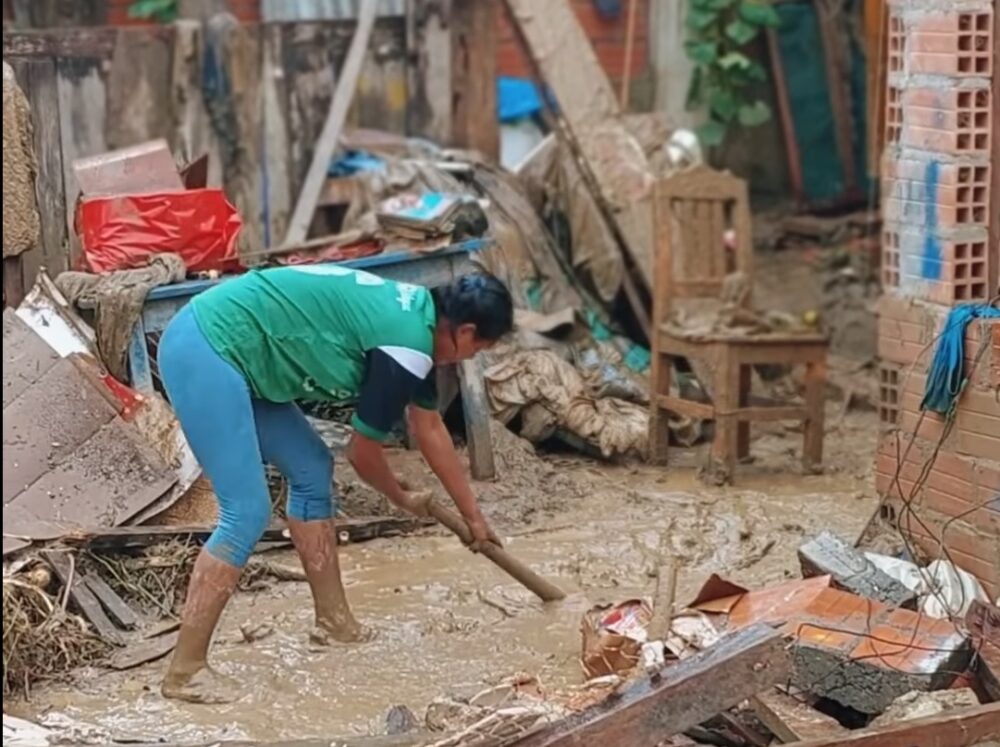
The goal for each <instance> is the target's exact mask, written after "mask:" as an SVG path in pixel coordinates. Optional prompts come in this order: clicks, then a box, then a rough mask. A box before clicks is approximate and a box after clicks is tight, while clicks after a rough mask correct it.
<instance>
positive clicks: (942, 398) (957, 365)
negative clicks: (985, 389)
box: [920, 303, 1000, 415]
mask: <svg viewBox="0 0 1000 747" xmlns="http://www.w3.org/2000/svg"><path fill="white" fill-rule="evenodd" d="M974 319H1000V309H996V308H994V307H993V306H990V305H988V304H984V303H983V304H974V303H970V304H963V305H962V306H956V307H955V308H953V309H952V310H951V312H950V313H949V314H948V320H947V321H946V322H945V325H944V331H943V332H942V333H941V337H940V339H939V340H938V345H937V350H935V351H934V360H933V362H932V363H931V370H930V373H929V374H928V376H927V387H926V388H925V389H924V399H923V401H922V402H921V403H920V409H921V410H930V411H931V412H936V413H939V414H941V415H947V414H948V413H950V412H951V410H952V408H953V407H954V406H955V402H956V401H957V400H958V397H959V395H960V394H961V393H962V384H963V381H964V378H965V375H964V372H963V370H962V368H963V364H964V362H965V328H966V327H968V326H969V323H970V322H972V320H974Z"/></svg>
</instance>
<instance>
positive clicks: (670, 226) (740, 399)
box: [649, 167, 828, 482]
mask: <svg viewBox="0 0 1000 747" xmlns="http://www.w3.org/2000/svg"><path fill="white" fill-rule="evenodd" d="M655 203H656V204H655V211H654V215H655V242H656V246H655V273H654V292H653V324H652V334H651V337H652V347H653V351H652V352H653V361H652V372H651V373H652V388H653V392H652V396H651V398H650V426H649V427H650V433H649V448H650V460H651V461H653V462H655V463H661V464H665V463H666V461H667V452H668V439H669V430H668V419H669V413H671V412H672V413H676V414H678V415H686V416H689V417H695V418H700V419H704V420H709V419H710V420H714V421H715V438H714V441H713V443H712V449H711V467H712V472H713V473H714V477H715V478H716V480H717V481H719V482H729V481H731V479H732V475H733V472H734V469H735V466H736V461H737V459H738V458H743V457H746V456H748V455H749V451H750V423H751V422H754V421H757V422H763V421H780V420H798V421H801V422H802V424H803V431H804V436H803V454H802V458H803V463H804V465H805V467H806V468H807V470H810V471H815V470H817V469H818V468H819V467H820V465H821V463H822V458H823V404H824V387H825V382H826V352H827V347H828V340H827V338H826V336H825V335H823V334H820V333H813V332H802V333H798V332H791V333H778V332H775V333H766V334H757V335H749V334H746V333H745V332H743V333H740V332H739V331H738V330H734V331H732V332H730V331H728V330H722V331H704V330H703V331H700V332H688V331H684V330H682V329H678V328H677V327H675V326H672V325H670V324H669V323H668V321H669V318H670V315H671V312H672V311H673V310H674V309H675V308H676V306H675V304H678V303H684V302H685V301H686V300H688V299H711V298H718V297H719V295H720V293H721V291H722V288H723V281H724V279H725V278H726V276H727V275H728V274H730V273H733V272H741V273H743V274H744V275H745V276H746V278H747V280H748V281H752V277H753V275H752V264H753V244H752V235H751V225H750V208H749V204H748V199H747V187H746V183H745V182H743V181H742V180H741V179H738V178H736V177H734V176H732V175H730V174H728V173H723V172H717V171H713V170H712V169H709V168H707V167H699V168H697V169H694V170H692V171H687V172H683V173H680V174H676V175H673V176H670V177H667V178H665V179H661V180H660V181H659V182H658V183H657V184H656V188H655ZM727 231H732V232H734V233H730V234H729V237H730V239H731V241H730V242H729V243H730V247H728V248H727V246H726V241H725V240H724V236H726V233H727ZM746 300H747V303H749V299H746ZM679 358H685V359H687V360H688V361H690V362H691V363H692V365H695V366H696V370H702V371H706V370H707V371H710V372H711V373H710V374H709V377H710V379H711V380H710V381H705V382H703V383H704V384H705V385H706V386H707V387H708V388H709V389H710V390H711V394H712V397H711V402H701V401H693V400H690V399H682V398H680V397H677V396H674V395H672V394H671V392H670V386H671V379H672V374H673V367H674V363H675V361H676V360H677V359H679ZM761 364H765V365H766V364H779V365H804V366H805V367H806V376H805V395H804V403H802V404H798V403H793V402H773V401H766V400H762V399H759V398H752V397H751V394H750V382H751V372H752V369H753V367H754V366H757V365H761Z"/></svg>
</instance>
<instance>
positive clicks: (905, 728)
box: [790, 703, 1000, 747]
mask: <svg viewBox="0 0 1000 747" xmlns="http://www.w3.org/2000/svg"><path fill="white" fill-rule="evenodd" d="M998 738H1000V703H991V704H990V705H985V706H980V707H979V708H968V709H965V710H962V711H947V712H945V713H942V714H939V715H937V716H931V717H929V718H919V719H913V720H910V721H900V722H898V723H895V724H893V725H892V726H888V727H885V728H882V729H862V730H860V731H854V732H848V733H847V734H839V735H835V736H830V737H820V738H819V739H809V740H806V741H804V742H792V743H791V745H790V747H974V745H978V744H980V743H983V742H987V741H989V740H991V739H998Z"/></svg>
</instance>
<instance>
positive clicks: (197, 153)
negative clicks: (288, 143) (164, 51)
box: [168, 19, 266, 186]
mask: <svg viewBox="0 0 1000 747" xmlns="http://www.w3.org/2000/svg"><path fill="white" fill-rule="evenodd" d="M174 29H175V33H174V37H173V52H172V55H171V66H172V67H171V73H170V109H171V111H172V118H173V122H172V126H173V129H172V132H171V135H170V137H168V140H169V141H170V144H171V146H172V148H173V151H174V155H175V157H177V158H178V159H179V161H181V162H182V163H188V164H190V163H193V162H194V161H196V160H197V159H199V158H201V157H202V156H204V155H206V154H207V155H208V161H209V163H208V178H207V180H206V184H213V185H215V186H218V185H219V184H221V171H222V163H221V161H220V156H219V147H218V143H217V141H216V138H215V135H214V133H213V132H212V126H211V123H210V122H209V118H208V112H207V111H205V98H204V96H203V95H202V73H203V65H204V33H203V31H202V25H201V23H199V22H197V21H191V20H184V19H182V20H179V21H175V22H174ZM265 115H266V112H265ZM185 186H187V181H185Z"/></svg>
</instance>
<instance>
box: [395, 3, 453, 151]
mask: <svg viewBox="0 0 1000 747" xmlns="http://www.w3.org/2000/svg"><path fill="white" fill-rule="evenodd" d="M450 10H451V3H450V2H440V0H407V3H406V46H407V49H408V50H409V59H410V64H409V66H408V68H407V85H408V88H409V99H410V100H409V105H408V111H407V128H408V130H409V131H410V132H411V133H413V134H414V135H419V136H421V137H425V138H427V139H428V140H432V141H434V142H437V143H448V142H450V141H451V125H452V121H451V117H452V109H451V85H452V75H451V66H452V53H451V35H450V34H449V32H448V25H449V22H450Z"/></svg>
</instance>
